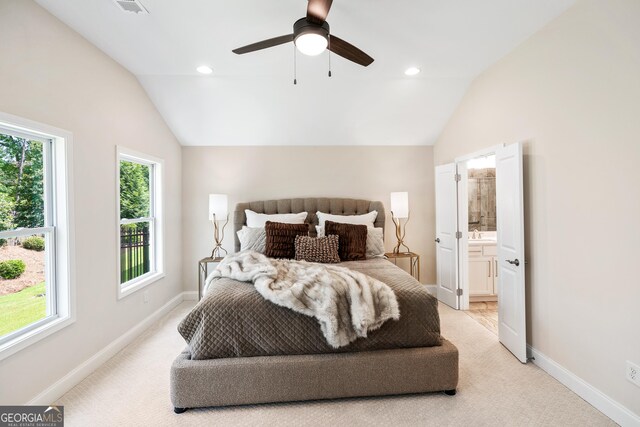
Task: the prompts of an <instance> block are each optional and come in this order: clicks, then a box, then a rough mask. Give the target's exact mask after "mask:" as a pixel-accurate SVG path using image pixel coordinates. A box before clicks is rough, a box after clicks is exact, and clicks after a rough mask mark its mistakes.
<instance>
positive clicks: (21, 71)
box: [0, 0, 182, 404]
mask: <svg viewBox="0 0 640 427" xmlns="http://www.w3.org/2000/svg"><path fill="white" fill-rule="evenodd" d="M0 40H1V42H0V111H2V112H5V113H9V114H13V115H17V116H21V117H24V118H27V119H31V120H35V121H38V122H41V123H45V124H48V125H52V126H56V127H59V128H62V129H66V130H68V131H70V132H72V133H73V137H74V141H73V143H74V157H75V159H74V164H73V169H74V172H75V182H74V184H73V192H74V197H75V212H74V217H75V236H76V241H75V244H76V263H75V265H76V303H77V310H76V313H77V320H76V322H75V323H74V324H73V325H71V326H69V327H67V328H65V329H63V330H61V331H59V332H57V333H55V334H53V335H51V336H49V337H47V338H46V339H44V340H42V341H39V342H38V343H36V344H34V345H32V346H30V347H28V348H26V349H24V350H22V351H20V352H18V353H16V354H14V355H12V356H10V357H9V358H7V359H4V360H2V361H0V404H11V403H13V404H21V403H25V402H27V401H28V400H30V399H31V398H33V397H34V396H35V395H36V394H38V393H40V392H42V391H43V390H44V389H45V388H47V387H48V386H50V385H51V384H53V383H54V382H55V381H57V380H58V379H60V378H61V377H62V376H64V375H66V374H67V373H68V372H69V371H71V370H72V369H74V368H76V367H77V366H78V365H79V364H80V363H82V362H84V361H85V360H86V359H88V358H89V357H91V356H92V355H94V354H95V353H96V352H97V351H99V350H101V349H102V348H103V347H104V346H106V345H107V344H109V343H110V342H111V341H113V340H114V339H116V338H118V337H120V336H121V335H122V334H123V333H125V332H127V331H128V330H129V329H131V328H132V327H134V326H135V325H137V324H138V323H139V322H140V321H141V320H142V319H144V318H145V317H147V316H148V315H150V314H151V313H152V312H154V311H155V310H157V309H158V308H159V307H161V306H162V305H164V304H165V303H166V302H167V301H168V300H170V299H171V298H173V297H174V296H176V295H177V294H179V293H180V292H182V284H181V259H180V244H181V243H180V223H181V218H180V215H181V214H180V204H179V203H166V224H167V226H166V234H165V237H166V273H167V275H166V277H165V278H164V279H162V280H160V281H159V282H156V283H154V284H153V285H151V286H149V287H147V288H146V289H148V290H149V295H150V301H149V303H148V304H144V303H143V301H142V295H141V292H137V293H134V294H132V295H130V296H128V297H126V298H124V299H123V300H120V301H117V300H116V286H117V282H118V272H117V271H116V254H117V246H116V245H117V244H118V239H117V237H116V219H117V217H116V207H115V203H116V187H115V185H116V184H115V183H116V176H115V155H116V151H115V150H116V148H115V147H116V144H121V145H123V146H126V147H129V148H131V149H134V150H138V151H141V152H145V153H148V154H151V155H154V156H157V157H161V158H163V159H164V160H165V178H166V187H165V188H166V193H165V194H166V199H167V200H180V198H181V150H180V146H179V145H178V143H177V141H176V139H175V138H174V136H173V135H172V133H171V132H170V131H169V129H168V128H167V126H166V125H165V123H164V121H163V120H162V118H161V117H160V115H159V114H158V112H157V111H156V109H155V108H154V106H153V105H152V103H151V102H150V101H149V99H148V98H147V96H146V94H145V92H144V90H143V89H142V88H141V86H140V85H139V84H138V81H137V80H136V79H135V77H134V76H133V75H132V74H130V73H129V72H128V71H126V70H125V69H124V68H122V67H121V66H120V65H118V64H117V63H116V62H114V61H113V60H112V59H110V58H108V57H107V56H106V55H104V54H103V53H102V52H100V51H99V50H98V49H97V48H95V47H94V46H93V45H91V44H90V43H89V42H87V41H86V40H85V39H83V38H82V37H81V36H79V35H78V34H77V33H75V32H74V31H72V30H71V29H69V28H68V27H67V26H65V25H64V24H62V23H61V22H59V21H58V20H57V19H55V18H54V17H52V16H51V15H50V14H49V13H48V12H46V11H44V10H43V9H41V8H40V7H39V6H37V5H36V4H35V3H33V2H32V1H28V0H0Z"/></svg>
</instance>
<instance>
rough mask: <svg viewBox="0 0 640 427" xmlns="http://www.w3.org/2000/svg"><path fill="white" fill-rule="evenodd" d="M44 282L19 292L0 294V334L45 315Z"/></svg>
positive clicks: (21, 326)
mask: <svg viewBox="0 0 640 427" xmlns="http://www.w3.org/2000/svg"><path fill="white" fill-rule="evenodd" d="M44 292H45V288H44V282H42V283H40V284H39V285H35V286H31V287H28V288H24V289H23V290H21V291H20V292H16V293H13V294H8V295H3V296H0V336H2V335H5V334H8V333H10V332H13V331H15V330H18V329H20V328H23V327H25V326H27V325H29V324H31V323H33V322H35V321H37V320H40V319H42V318H43V317H45V316H46V312H47V307H46V297H44V296H41V297H38V296H36V295H40V294H44Z"/></svg>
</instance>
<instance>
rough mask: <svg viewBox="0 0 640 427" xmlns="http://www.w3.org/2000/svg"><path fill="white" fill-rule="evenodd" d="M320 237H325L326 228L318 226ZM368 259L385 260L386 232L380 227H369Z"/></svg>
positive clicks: (317, 230) (317, 231)
mask: <svg viewBox="0 0 640 427" xmlns="http://www.w3.org/2000/svg"><path fill="white" fill-rule="evenodd" d="M316 233H317V234H318V237H324V227H320V226H319V225H316ZM366 257H367V259H371V258H384V230H383V229H382V228H380V227H367V253H366Z"/></svg>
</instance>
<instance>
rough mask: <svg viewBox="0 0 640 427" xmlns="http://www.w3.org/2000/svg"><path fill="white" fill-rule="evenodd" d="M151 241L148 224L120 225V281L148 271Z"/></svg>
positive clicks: (125, 280)
mask: <svg viewBox="0 0 640 427" xmlns="http://www.w3.org/2000/svg"><path fill="white" fill-rule="evenodd" d="M150 247H151V242H150V239H149V224H140V223H138V224H131V225H123V226H121V227H120V283H125V282H128V281H129V280H131V279H135V278H136V277H139V276H142V275H143V274H145V273H148V272H149V271H150V267H151V260H150V259H149V256H150V255H149V252H150Z"/></svg>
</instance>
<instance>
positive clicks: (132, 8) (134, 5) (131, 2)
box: [113, 0, 149, 14]
mask: <svg viewBox="0 0 640 427" xmlns="http://www.w3.org/2000/svg"><path fill="white" fill-rule="evenodd" d="M113 1H114V2H115V3H116V4H117V5H118V6H120V9H122V10H124V11H125V12H133V13H144V14H146V13H149V11H148V10H147V9H146V8H145V7H144V6H143V5H142V3H140V2H139V1H138V0H113Z"/></svg>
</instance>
